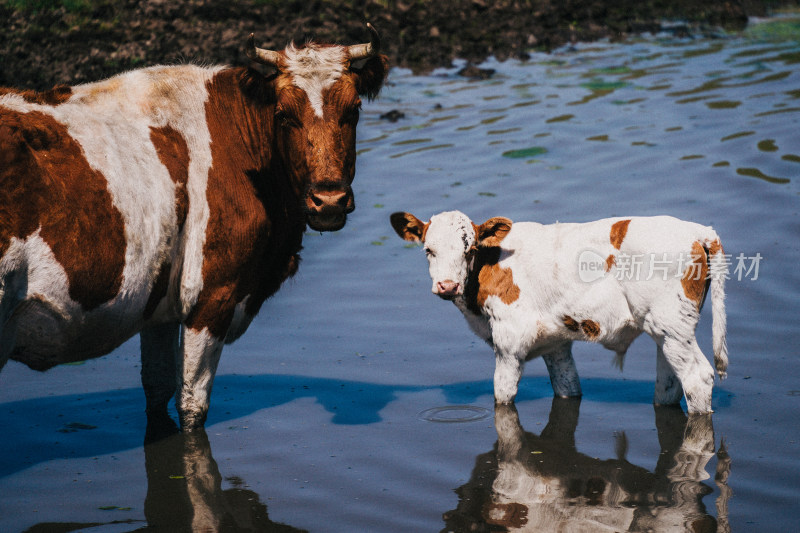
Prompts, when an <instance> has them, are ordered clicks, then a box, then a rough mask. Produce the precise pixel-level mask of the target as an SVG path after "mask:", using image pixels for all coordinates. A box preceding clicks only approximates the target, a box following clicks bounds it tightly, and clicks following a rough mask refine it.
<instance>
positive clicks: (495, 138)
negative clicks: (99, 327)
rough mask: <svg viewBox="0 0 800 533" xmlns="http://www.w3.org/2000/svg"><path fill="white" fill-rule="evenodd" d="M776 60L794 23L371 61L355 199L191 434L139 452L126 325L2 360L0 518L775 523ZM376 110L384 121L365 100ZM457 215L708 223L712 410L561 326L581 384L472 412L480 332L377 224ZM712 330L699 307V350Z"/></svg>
mask: <svg viewBox="0 0 800 533" xmlns="http://www.w3.org/2000/svg"><path fill="white" fill-rule="evenodd" d="M798 61H800V44H798V42H793V41H788V42H787V41H781V42H768V41H757V40H750V39H747V38H739V37H736V38H734V37H726V38H719V39H711V40H704V39H697V40H688V39H687V40H676V39H666V38H665V39H659V38H653V39H647V40H642V41H640V42H636V43H632V44H626V45H610V44H590V45H579V46H578V47H577V48H576V49H570V50H562V51H559V52H558V53H554V54H550V55H544V54H542V55H539V54H534V55H533V56H532V57H531V59H530V60H529V61H526V62H519V61H508V62H505V63H497V62H492V61H490V62H488V63H487V64H485V65H482V67H484V68H492V69H496V73H495V75H494V76H493V77H492V78H490V79H488V80H483V81H471V80H467V79H464V78H462V77H459V76H457V75H456V70H457V69H452V70H446V71H437V72H435V73H433V74H432V75H428V76H414V75H412V74H411V73H409V72H405V71H400V70H395V71H393V72H392V74H391V75H390V86H389V87H387V89H386V90H385V92H384V93H383V94H382V96H381V98H380V99H379V100H377V101H376V102H373V103H370V104H366V105H365V109H364V112H363V114H362V121H361V124H360V126H359V128H360V131H359V139H360V141H359V151H360V157H359V160H358V172H357V179H356V184H355V189H356V201H357V204H358V209H357V210H356V211H355V213H354V214H353V215H352V216H351V220H350V222H349V223H348V225H347V227H346V228H345V229H344V230H342V231H340V232H337V233H335V234H324V235H320V234H314V233H311V234H309V235H308V236H307V237H306V239H305V243H304V244H305V251H304V254H303V257H304V260H303V265H302V268H301V269H300V272H299V273H298V275H297V276H296V277H295V278H294V280H292V281H290V282H289V283H287V284H286V286H285V287H284V288H283V289H282V290H281V291H280V292H279V293H278V294H277V295H276V296H275V297H274V298H273V299H272V300H271V301H269V302H268V303H267V304H266V305H265V306H264V308H263V310H262V312H261V314H260V315H259V316H258V317H257V319H256V321H255V322H254V323H253V325H252V326H251V328H250V330H249V331H248V333H247V334H246V335H245V336H244V337H243V338H242V339H241V340H240V341H238V342H237V343H236V344H233V345H232V346H229V347H227V348H226V349H225V352H224V355H223V358H222V362H221V364H220V369H219V374H218V377H217V380H216V382H215V387H214V394H213V398H212V404H211V413H210V415H209V420H208V423H207V426H206V434H200V435H196V436H192V437H187V438H184V437H182V436H180V435H177V436H173V437H171V438H168V439H165V440H161V441H158V442H156V443H155V444H151V445H148V446H143V441H144V437H145V418H144V412H143V411H144V397H143V393H142V392H141V389H140V386H139V382H138V372H139V363H138V355H137V351H138V340H137V339H133V340H132V341H130V342H128V343H127V344H125V345H124V346H122V347H121V348H119V349H118V350H117V351H115V352H114V353H113V354H111V355H109V356H107V357H104V358H102V359H98V360H94V361H89V362H86V363H85V364H82V365H77V366H61V367H57V368H55V369H53V370H51V371H49V372H47V373H45V374H39V373H36V372H33V371H30V370H28V369H27V368H25V367H23V366H22V365H19V364H17V363H10V364H9V365H8V366H7V367H6V368H5V369H4V370H3V372H2V373H0V427H3V428H4V438H3V439H1V440H0V494H2V497H0V530H2V531H23V530H26V529H28V528H33V527H34V526H36V525H40V526H42V525H43V526H44V530H51V529H54V528H55V527H60V528H61V529H60V530H61V531H65V530H70V529H81V530H86V531H104V532H106V531H131V530H136V529H142V528H146V527H148V526H150V527H151V528H154V530H162V531H175V530H180V529H181V528H183V529H186V530H188V529H190V528H192V527H193V528H194V529H201V528H203V527H207V528H213V527H214V526H219V527H223V528H224V529H227V530H237V529H238V530H265V529H267V530H268V529H269V528H270V527H274V528H275V529H276V530H280V531H293V530H308V531H381V532H390V531H404V532H405V531H440V530H446V531H449V530H453V531H466V530H471V528H472V527H475V528H477V529H476V530H479V531H487V530H492V531H494V530H504V529H503V528H508V529H511V530H515V528H523V529H524V528H527V529H528V530H530V531H537V530H543V528H547V527H552V524H555V523H566V522H568V521H571V526H572V527H577V526H583V527H588V528H590V529H591V528H593V527H594V528H596V527H597V526H596V525H597V524H598V523H603V524H606V525H608V526H609V527H611V528H612V529H617V530H627V529H629V528H631V529H636V530H644V529H647V528H648V527H650V528H654V529H655V530H658V531H666V530H682V529H683V528H684V527H689V526H690V525H691V524H695V525H697V526H701V525H706V526H713V525H715V524H716V525H717V527H718V529H719V530H721V531H727V530H728V528H730V530H734V531H790V530H792V529H793V528H794V527H796V526H795V524H796V522H797V519H798V518H800V512H798V511H797V507H796V504H797V501H798V500H800V485H798V482H797V480H798V479H800V445H799V444H798V443H800V429H799V428H798V423H797V420H798V417H800V383H798V382H797V376H798V375H800V363H798V357H797V356H798V354H797V349H796V348H795V346H796V343H795V342H794V339H795V338H796V337H797V334H798V329H800V328H799V327H798V323H797V315H798V313H797V311H798V307H799V306H798V304H797V300H796V289H797V287H798V286H799V285H800V283H799V282H800V269H798V268H797V264H798V263H797V260H798V257H799V254H798V248H799V247H800V246H799V245H798V241H797V235H798V229H800V217H799V216H798V210H799V205H798V200H800V198H799V197H798V194H800V180H798V174H799V172H798V171H799V170H800V141H799V140H798V135H797V131H798V119H799V118H800V71H798V68H797V63H798ZM392 109H397V110H399V111H401V112H403V113H404V114H405V118H403V119H401V120H399V121H397V122H394V123H392V122H388V121H386V120H381V119H380V118H379V116H380V115H381V114H383V113H386V112H388V111H390V110H392ZM453 208H457V209H460V210H462V211H464V212H466V213H467V214H469V215H470V216H471V217H472V218H473V220H474V221H476V222H481V221H483V220H484V219H486V218H488V217H490V216H495V215H504V216H508V217H510V218H511V219H513V220H536V221H539V222H555V221H588V220H592V219H596V218H601V217H608V216H617V215H649V214H670V215H674V216H677V217H681V218H685V219H689V220H694V221H697V222H700V223H704V224H709V225H713V226H714V228H715V229H716V230H717V231H718V232H719V234H720V235H721V236H722V239H723V243H724V245H725V249H726V252H728V253H730V254H732V258H733V264H732V266H731V278H732V279H731V280H730V281H729V282H728V285H727V291H728V299H727V306H728V342H729V346H730V360H731V363H730V368H729V378H728V379H727V380H726V381H723V382H721V383H720V382H718V383H717V386H716V388H715V391H714V399H713V404H714V409H715V413H714V415H713V420H712V419H711V417H707V418H703V417H701V418H699V419H693V420H692V421H687V419H686V417H685V416H684V415H683V414H682V413H681V412H678V411H676V410H670V409H668V410H655V409H654V408H653V406H652V390H653V381H654V377H655V357H654V354H655V349H654V345H653V343H652V341H651V340H650V339H649V338H647V337H642V338H640V339H638V340H637V341H636V342H635V343H634V345H633V346H632V347H631V350H630V351H629V353H628V357H627V359H626V363H625V370H624V372H622V373H620V372H619V371H618V370H616V369H615V368H613V367H612V365H611V361H612V359H613V354H612V353H610V352H607V351H605V350H603V349H602V348H600V347H598V346H594V345H589V344H579V345H576V346H575V350H574V352H575V356H576V360H577V364H578V369H579V372H580V373H581V377H582V384H583V392H584V397H583V400H582V401H581V402H572V401H553V399H552V390H551V388H550V385H549V382H548V378H547V372H546V370H545V368H544V365H543V364H541V363H540V362H538V361H534V362H531V363H530V364H528V366H527V368H526V373H525V376H524V378H523V381H522V384H521V392H520V394H519V396H518V401H517V409H518V413H517V412H515V411H514V410H503V411H499V412H497V413H495V412H494V409H493V401H492V386H491V381H490V378H491V374H492V369H493V357H492V354H491V351H490V349H489V348H487V347H486V346H485V345H484V344H482V343H481V342H479V341H478V340H477V338H475V337H474V336H473V335H472V334H471V333H469V331H468V329H467V327H466V324H464V322H463V319H462V317H461V315H460V313H459V312H458V311H457V310H456V309H455V307H453V306H452V305H451V304H450V303H448V302H444V301H440V300H439V299H437V298H435V297H434V296H433V295H431V293H430V280H429V278H428V274H427V268H426V261H425V259H424V256H423V254H422V252H421V250H420V249H418V248H416V247H409V246H406V243H405V242H403V241H401V240H399V239H398V238H397V237H395V236H394V233H393V231H392V229H391V227H390V226H389V223H388V217H389V214H390V213H392V212H393V211H398V210H408V211H411V212H413V213H414V214H416V215H417V216H419V217H421V218H426V219H427V218H428V217H429V216H430V215H432V214H434V213H437V212H439V211H443V210H446V209H453ZM740 254H741V258H742V259H741V261H737V258H738V257H739V256H740ZM759 254H760V258H761V259H760V260H757V259H756V258H757V257H759ZM740 263H741V265H740ZM738 266H741V267H742V268H743V270H735V269H736V268H737V267H738ZM748 268H750V269H751V270H750V271H747V269H748ZM710 322H711V320H710V309H709V307H708V306H707V308H706V309H704V312H703V319H702V320H701V323H700V327H699V328H698V341H699V343H700V346H701V348H702V349H703V350H704V352H705V353H706V354H710V345H711V340H710V339H711V328H710V325H711V324H710ZM493 415H494V416H493ZM495 424H496V425H497V427H496V425H495ZM58 524H61V525H58ZM63 524H72V525H71V526H65V525H63ZM542 524H546V526H543V525H542ZM591 524H595V525H594V526H592V525H591ZM565 527H566V526H565ZM281 528H283V529H281ZM712 530H713V529H712Z"/></svg>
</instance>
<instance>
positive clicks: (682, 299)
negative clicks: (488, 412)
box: [391, 211, 728, 413]
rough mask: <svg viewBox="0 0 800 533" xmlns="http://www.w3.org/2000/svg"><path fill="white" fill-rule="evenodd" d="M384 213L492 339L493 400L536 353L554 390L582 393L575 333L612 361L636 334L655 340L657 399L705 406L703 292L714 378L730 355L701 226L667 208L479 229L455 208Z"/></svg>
mask: <svg viewBox="0 0 800 533" xmlns="http://www.w3.org/2000/svg"><path fill="white" fill-rule="evenodd" d="M391 222H392V226H393V227H394V229H395V231H396V232H397V234H398V235H400V237H402V238H403V239H405V240H408V241H421V242H422V243H423V244H424V248H425V253H426V254H427V256H428V262H429V267H430V275H431V278H432V280H433V288H432V290H433V293H434V294H436V295H438V296H440V297H442V298H444V299H448V300H452V301H453V303H455V305H456V306H457V307H458V308H459V309H460V310H461V312H462V313H463V314H464V317H465V318H466V319H467V322H468V323H469V326H470V327H471V329H472V330H473V331H474V332H475V333H476V334H477V335H478V336H479V337H481V338H483V339H485V340H486V341H487V342H488V343H489V344H490V345H492V346H493V347H494V351H495V356H496V367H495V375H494V395H495V400H496V402H498V403H511V402H513V400H514V397H515V396H516V394H517V387H518V384H519V380H520V377H521V375H522V368H523V365H524V363H525V362H526V361H528V360H530V359H532V358H535V357H539V356H541V357H542V359H544V362H545V364H546V365H547V369H548V371H549V373H550V379H551V382H552V385H553V392H554V393H555V394H556V395H557V396H562V397H570V396H580V394H581V388H580V383H579V381H578V373H577V370H576V368H575V362H574V360H573V358H572V351H571V350H572V342H573V341H576V340H585V341H592V342H598V343H600V344H602V345H603V346H605V347H606V348H609V349H611V350H613V351H615V352H616V353H617V363H618V364H619V366H620V368H621V367H622V361H623V358H624V356H625V352H626V351H627V349H628V347H629V346H630V345H631V343H632V342H633V340H634V339H635V338H636V337H638V336H639V335H640V334H641V333H642V332H643V331H644V332H646V333H647V334H648V335H650V336H651V337H652V338H653V340H655V341H656V345H657V348H658V350H657V376H656V386H655V399H654V401H655V403H656V404H659V405H668V404H676V403H678V402H679V401H680V399H681V396H682V395H685V396H686V403H687V406H688V409H689V412H690V413H707V412H711V390H712V387H713V384H714V370H713V369H712V368H711V365H710V364H709V362H708V361H707V360H706V358H705V356H704V355H703V353H702V351H701V350H700V348H699V347H698V345H697V341H696V339H695V328H696V327H697V322H698V320H699V318H700V309H701V307H702V305H703V301H704V299H705V295H706V292H707V291H708V290H710V293H711V305H712V313H713V320H714V323H713V348H714V362H715V365H716V369H717V373H718V374H719V376H720V378H724V377H725V375H726V369H727V366H728V356H727V347H726V343H725V306H724V296H725V295H724V277H725V276H724V271H725V269H726V260H725V256H724V253H723V250H722V245H721V243H720V240H719V237H718V236H717V234H716V233H715V232H714V230H712V229H711V228H710V227H706V226H701V225H699V224H695V223H692V222H685V221H682V220H678V219H675V218H672V217H666V216H660V217H630V218H612V219H604V220H598V221H596V222H589V223H585V224H551V225H542V224H537V223H535V222H518V223H514V224H512V222H511V220H509V219H507V218H503V217H496V218H491V219H489V220H487V221H486V222H484V223H483V224H481V225H480V226H478V225H475V224H473V223H472V221H471V220H470V219H469V218H468V217H467V216H466V215H464V214H463V213H460V212H458V211H451V212H445V213H440V214H438V215H435V216H434V217H432V218H431V220H430V222H422V221H421V220H419V219H418V218H416V217H415V216H414V215H411V214H409V213H394V214H393V215H392V216H391Z"/></svg>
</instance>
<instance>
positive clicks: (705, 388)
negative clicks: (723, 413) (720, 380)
mask: <svg viewBox="0 0 800 533" xmlns="http://www.w3.org/2000/svg"><path fill="white" fill-rule="evenodd" d="M660 348H661V350H662V351H663V355H664V359H665V362H666V363H667V364H668V365H669V366H670V367H671V368H672V371H673V372H674V375H675V376H677V377H678V379H679V380H680V386H681V387H682V388H683V393H684V395H685V396H686V406H687V408H688V410H689V413H690V414H694V413H710V412H711V391H712V389H713V387H714V369H713V368H711V364H710V363H709V362H708V360H707V359H706V357H705V356H704V355H703V352H702V351H701V350H700V347H699V346H698V345H697V340H695V338H694V337H691V338H689V339H679V338H675V337H669V336H667V337H665V338H664V339H663V340H662V341H661V345H660ZM676 387H677V385H675V386H673V387H672V388H669V387H666V386H665V387H663V395H664V396H665V397H667V396H668V395H669V394H672V395H674V394H675V393H676V391H675V388H676ZM656 391H657V393H658V388H657V389H656Z"/></svg>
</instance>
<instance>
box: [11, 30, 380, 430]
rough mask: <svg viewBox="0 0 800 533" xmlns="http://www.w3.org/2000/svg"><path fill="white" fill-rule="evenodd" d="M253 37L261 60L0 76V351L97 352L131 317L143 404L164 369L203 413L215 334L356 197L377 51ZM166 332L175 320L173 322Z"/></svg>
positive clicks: (181, 396) (41, 365) (237, 328)
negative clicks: (25, 84) (309, 235)
mask: <svg viewBox="0 0 800 533" xmlns="http://www.w3.org/2000/svg"><path fill="white" fill-rule="evenodd" d="M368 28H369V30H370V36H371V37H370V42H369V43H366V44H362V45H354V46H349V47H348V46H334V45H319V44H313V43H312V44H308V45H305V46H302V47H295V46H294V45H290V46H288V47H287V48H286V49H285V50H281V51H271V50H262V49H258V48H256V47H255V46H254V44H253V37H252V35H251V37H250V40H249V42H248V48H247V52H248V56H249V57H251V59H253V60H255V61H257V62H260V63H263V64H267V65H269V66H270V67H273V68H271V69H269V70H270V72H271V74H269V75H263V74H261V73H259V72H258V71H256V70H254V69H252V68H245V67H226V66H212V67H201V66H197V65H180V66H156V67H151V68H145V69H140V70H134V71H131V72H127V73H124V74H121V75H118V76H115V77H112V78H110V79H107V80H105V81H100V82H97V83H89V84H85V85H78V86H75V87H67V86H57V87H55V88H54V89H52V90H49V91H45V92H34V91H17V90H13V89H1V90H0V368H2V366H3V365H4V364H5V362H6V361H7V360H8V358H11V359H14V360H17V361H21V362H23V363H25V364H27V365H28V366H30V367H31V368H34V369H37V370H45V369H47V368H50V367H52V366H54V365H57V364H60V363H66V362H71V361H78V360H84V359H87V358H92V357H98V356H101V355H104V354H106V353H108V352H110V351H111V350H112V349H114V348H115V347H116V346H118V345H119V344H121V343H122V342H123V341H125V340H126V339H128V338H130V337H131V336H132V335H134V334H136V333H141V346H142V383H143V386H144V390H145V395H146V398H147V411H148V414H149V415H154V414H155V415H158V416H163V415H164V414H166V406H167V403H168V402H169V400H170V398H171V397H172V396H173V395H174V394H175V390H176V384H177V386H179V388H180V390H179V393H178V395H177V406H178V411H179V414H180V421H181V425H182V426H183V427H184V428H193V427H197V426H202V424H203V423H204V421H205V418H206V413H207V410H208V403H209V394H210V391H211V386H212V382H213V379H214V374H215V371H216V368H217V363H218V361H219V357H220V352H221V350H222V345H223V343H225V342H232V341H233V340H235V339H236V338H238V337H239V336H240V335H242V333H244V331H245V330H246V329H247V327H248V325H249V323H250V321H251V320H252V318H253V317H254V316H255V314H256V313H257V312H258V310H259V308H260V307H261V304H262V303H263V302H264V300H265V299H266V298H268V297H269V296H270V295H272V294H273V293H274V292H275V291H277V290H278V288H279V287H280V285H281V283H282V282H283V281H284V280H285V279H286V278H288V277H289V276H292V275H293V274H294V273H295V271H296V270H297V267H298V263H299V261H300V257H299V252H300V249H301V241H302V236H303V232H304V231H305V228H306V225H308V226H309V227H311V228H312V229H314V230H318V231H334V230H338V229H340V228H341V227H342V226H343V225H344V224H345V221H346V218H347V214H348V213H349V212H351V211H352V210H353V209H354V201H353V191H352V189H351V182H352V181H353V177H354V174H355V158H356V156H355V141H356V124H357V122H358V118H359V108H360V107H361V100H360V98H359V96H360V95H361V96H366V97H369V98H372V97H374V96H376V95H377V93H378V91H379V90H380V88H381V86H382V84H383V80H384V78H385V76H386V73H387V63H388V60H387V58H386V56H384V55H381V54H379V47H380V41H379V39H378V36H377V33H376V32H375V30H374V29H373V28H372V26H368ZM181 332H182V334H181Z"/></svg>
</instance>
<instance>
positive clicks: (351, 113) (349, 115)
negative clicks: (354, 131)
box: [341, 102, 361, 124]
mask: <svg viewBox="0 0 800 533" xmlns="http://www.w3.org/2000/svg"><path fill="white" fill-rule="evenodd" d="M360 109H361V102H359V103H358V104H356V105H354V106H352V107H350V108H349V109H348V110H347V111H345V112H344V114H343V115H342V119H341V123H342V124H356V123H358V116H359V110H360Z"/></svg>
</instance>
